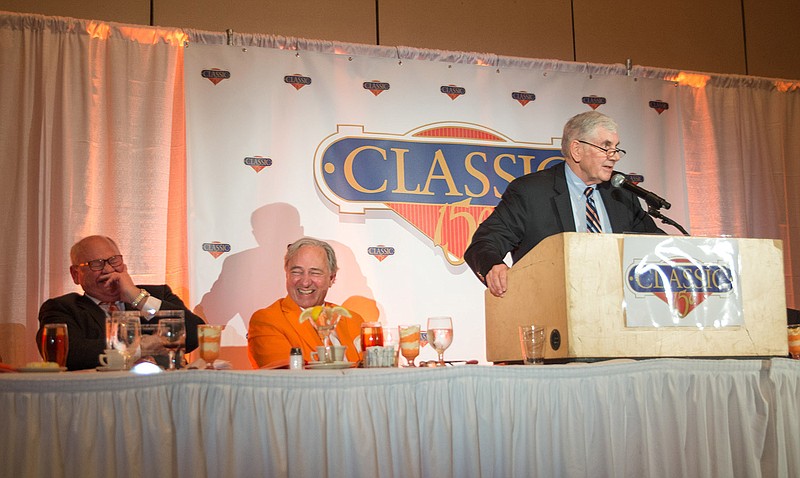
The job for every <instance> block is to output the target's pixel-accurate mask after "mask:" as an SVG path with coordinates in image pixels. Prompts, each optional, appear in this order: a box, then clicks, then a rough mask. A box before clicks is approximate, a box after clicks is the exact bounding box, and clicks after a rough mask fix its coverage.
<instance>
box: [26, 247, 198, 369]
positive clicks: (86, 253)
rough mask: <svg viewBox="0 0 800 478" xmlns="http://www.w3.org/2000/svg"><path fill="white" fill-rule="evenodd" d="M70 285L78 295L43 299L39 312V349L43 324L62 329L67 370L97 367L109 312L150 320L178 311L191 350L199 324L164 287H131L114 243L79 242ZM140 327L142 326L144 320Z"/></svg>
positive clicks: (74, 249)
mask: <svg viewBox="0 0 800 478" xmlns="http://www.w3.org/2000/svg"><path fill="white" fill-rule="evenodd" d="M70 261H71V263H72V265H71V266H70V267H69V272H70V274H71V275H72V280H73V281H74V282H75V283H76V284H78V285H80V286H81V287H82V288H83V291H84V294H83V295H81V294H76V293H74V292H73V293H69V294H66V295H62V296H61V297H56V298H53V299H48V300H47V301H45V302H44V304H42V306H41V308H40V309H39V331H38V332H37V333H36V343H37V345H38V344H39V343H40V339H41V335H42V330H43V329H44V326H45V324H52V323H65V324H67V334H68V337H69V350H68V355H67V368H68V369H69V370H80V369H87V368H94V367H96V366H98V365H99V361H98V356H99V355H100V354H101V353H103V350H104V349H105V348H106V325H105V323H106V317H107V316H108V315H109V314H111V312H112V311H115V310H141V311H144V312H146V314H147V315H148V316H149V317H152V316H153V314H155V312H156V311H158V310H183V311H184V316H185V321H186V351H187V352H188V351H191V350H193V349H195V348H196V347H197V325H198V324H202V323H203V320H202V319H201V318H200V317H198V316H197V315H195V314H193V313H192V312H191V311H190V310H189V309H187V308H186V306H185V305H184V303H183V301H182V300H181V299H180V297H178V296H177V295H175V294H174V293H173V292H172V290H171V289H170V287H169V286H168V285H136V284H134V282H133V280H132V279H131V276H130V275H129V274H128V266H127V265H126V264H125V261H124V259H123V257H122V254H121V253H120V251H119V248H118V247H117V245H116V243H114V241H113V240H111V239H110V238H108V237H105V236H89V237H86V238H83V239H81V240H80V241H78V242H77V243H75V245H74V246H72V249H71V250H70ZM142 320H143V322H147V319H146V318H145V317H143V318H142Z"/></svg>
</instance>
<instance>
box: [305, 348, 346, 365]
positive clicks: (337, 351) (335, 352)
mask: <svg viewBox="0 0 800 478" xmlns="http://www.w3.org/2000/svg"><path fill="white" fill-rule="evenodd" d="M344 350H345V346H344V345H331V356H332V358H333V362H344ZM311 359H312V360H313V361H315V362H325V361H326V360H325V346H324V345H320V346H319V347H317V350H316V351H315V352H311Z"/></svg>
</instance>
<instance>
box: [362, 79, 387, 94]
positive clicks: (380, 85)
mask: <svg viewBox="0 0 800 478" xmlns="http://www.w3.org/2000/svg"><path fill="white" fill-rule="evenodd" d="M361 86H362V87H363V88H364V89H365V90H367V91H369V92H371V93H372V94H373V95H375V96H378V95H379V94H381V93H383V92H384V91H388V90H389V88H390V85H389V83H386V82H383V81H380V80H372V81H365V82H364V83H362V84H361Z"/></svg>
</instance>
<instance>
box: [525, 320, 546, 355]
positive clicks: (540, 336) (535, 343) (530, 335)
mask: <svg viewBox="0 0 800 478" xmlns="http://www.w3.org/2000/svg"><path fill="white" fill-rule="evenodd" d="M519 343H520V347H521V348H522V363H523V364H525V365H542V364H544V344H545V336H544V327H542V326H538V325H520V326H519Z"/></svg>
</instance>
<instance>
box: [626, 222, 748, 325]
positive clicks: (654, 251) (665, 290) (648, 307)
mask: <svg viewBox="0 0 800 478" xmlns="http://www.w3.org/2000/svg"><path fill="white" fill-rule="evenodd" d="M623 261H624V264H626V267H625V268H624V269H623V274H624V275H623V278H622V282H623V288H624V295H625V306H626V308H627V310H626V323H627V326H628V327H698V328H705V327H729V326H739V325H742V324H743V318H742V303H741V294H740V292H739V265H738V245H737V243H736V241H735V240H730V239H724V238H693V239H688V238H682V237H668V238H661V237H653V236H644V237H636V236H631V237H627V238H625V240H624V258H623Z"/></svg>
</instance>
